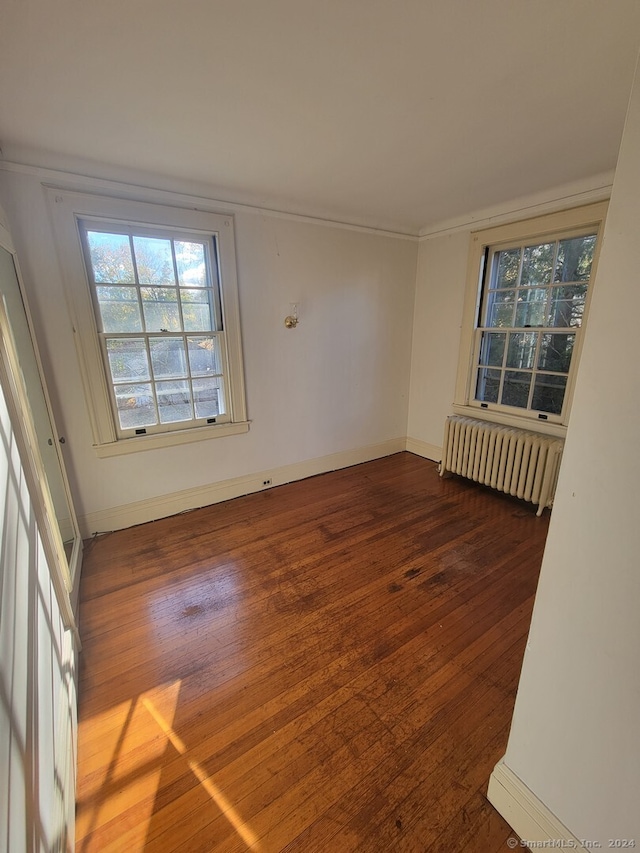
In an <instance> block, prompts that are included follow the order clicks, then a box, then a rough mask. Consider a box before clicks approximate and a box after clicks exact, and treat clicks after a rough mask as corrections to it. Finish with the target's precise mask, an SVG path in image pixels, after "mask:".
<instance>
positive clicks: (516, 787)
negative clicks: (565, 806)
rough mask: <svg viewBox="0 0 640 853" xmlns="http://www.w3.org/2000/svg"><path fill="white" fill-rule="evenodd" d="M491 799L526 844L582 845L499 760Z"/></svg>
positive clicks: (575, 846)
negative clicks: (536, 842)
mask: <svg viewBox="0 0 640 853" xmlns="http://www.w3.org/2000/svg"><path fill="white" fill-rule="evenodd" d="M487 798H488V800H489V802H490V803H491V805H492V806H493V807H494V808H495V809H496V810H497V811H499V812H500V814H501V815H502V817H503V818H504V819H505V820H506V821H507V823H508V824H509V826H511V827H512V828H513V830H514V832H516V833H517V834H518V835H519V836H520V838H522V839H524V840H525V841H556V842H557V843H556V844H555V845H554V846H556V847H560V846H561V843H560V842H563V841H564V842H568V843H567V844H565V846H566V847H574V848H575V849H577V850H579V849H581V848H582V845H581V844H580V842H579V841H578V839H577V838H576V837H575V836H574V835H573V833H572V832H570V831H569V830H568V829H567V827H566V826H565V825H564V824H563V823H562V822H561V821H560V820H558V818H557V817H556V816H555V815H554V814H553V812H551V811H550V810H549V809H548V808H547V806H545V804H544V803H543V802H541V801H540V800H539V799H538V798H537V797H536V795H535V794H534V793H533V791H531V790H529V788H527V786H526V785H525V784H524V782H523V781H522V780H521V779H520V778H519V777H518V776H516V774H515V773H514V772H513V770H510V769H509V767H507V765H506V764H505V763H504V759H502V760H501V761H499V762H498V763H497V764H496V766H495V768H494V770H493V773H492V774H491V779H490V780H489V790H488V791H487Z"/></svg>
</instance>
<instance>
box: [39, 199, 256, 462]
mask: <svg viewBox="0 0 640 853" xmlns="http://www.w3.org/2000/svg"><path fill="white" fill-rule="evenodd" d="M45 192H46V195H47V201H48V205H49V209H50V211H51V216H52V222H53V228H54V233H55V236H56V240H57V247H58V255H59V261H60V266H61V269H62V274H63V281H64V285H65V291H66V296H67V303H68V307H69V312H70V315H71V321H72V324H73V331H74V339H75V344H76V350H77V353H78V360H79V364H80V373H81V376H82V383H83V386H84V392H85V398H86V401H87V408H88V412H89V420H90V423H91V431H92V434H93V446H94V449H95V450H96V453H97V454H98V456H100V457H108V456H115V455H121V454H127V453H132V452H137V451H142V450H151V449H156V448H160V447H170V446H173V445H178V444H185V443H190V442H193V441H202V440H204V439H209V438H216V437H222V436H228V435H237V434H239V433H244V432H247V431H248V429H249V423H248V421H247V407H246V394H245V384H244V368H243V363H242V339H241V333H240V309H239V300H238V282H237V274H236V251H235V237H234V221H233V216H231V215H226V214H219V213H213V212H209V211H203V210H193V209H188V208H182V207H172V206H169V205H166V204H155V203H151V202H143V201H132V200H129V199H119V198H112V197H108V196H97V195H89V194H86V193H78V192H71V191H67V190H61V189H56V188H50V187H45ZM87 217H88V218H100V219H111V220H116V221H118V220H120V221H122V222H123V223H142V224H144V225H145V226H150V227H153V226H158V227H160V228H163V229H167V228H179V229H184V230H193V231H201V232H207V233H210V234H215V235H216V238H217V241H218V250H219V264H220V278H221V282H220V298H221V300H222V305H223V316H224V328H225V336H226V342H227V353H228V361H227V366H228V377H227V378H226V379H227V389H226V390H227V399H228V405H229V415H230V421H227V422H223V423H220V424H212V425H208V426H198V427H192V428H188V429H180V428H178V429H176V430H172V431H170V432H162V433H156V434H151V435H141V436H135V437H131V438H122V439H119V438H118V435H117V432H116V427H115V423H114V415H113V410H112V407H111V400H110V392H109V386H108V383H107V377H106V375H105V370H104V362H103V358H102V352H101V349H100V342H99V338H98V329H97V325H96V318H95V313H94V307H93V303H92V297H91V292H90V290H89V284H88V281H87V275H86V270H85V266H84V258H83V252H82V245H81V241H80V231H79V221H80V220H82V219H83V218H87Z"/></svg>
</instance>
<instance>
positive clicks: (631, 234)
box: [504, 78, 640, 849]
mask: <svg viewBox="0 0 640 853" xmlns="http://www.w3.org/2000/svg"><path fill="white" fill-rule="evenodd" d="M639 152H640V79H638V78H637V79H636V85H635V89H634V92H633V95H632V101H631V106H630V112H629V115H628V119H627V125H626V129H625V132H624V136H623V141H622V147H621V151H620V158H619V162H618V168H617V171H616V175H615V180H614V186H613V194H612V198H611V205H610V208H609V214H608V218H607V222H606V226H605V232H604V241H603V248H602V254H601V257H600V263H599V268H598V273H597V282H596V287H595V288H594V292H593V299H592V303H591V308H590V314H589V329H588V333H587V335H586V338H585V345H584V350H583V354H582V360H581V365H580V373H579V376H578V382H577V387H576V392H575V398H574V402H573V408H572V414H571V422H570V425H569V430H568V435H567V440H566V446H565V453H564V459H563V463H562V470H561V475H560V481H559V484H558V490H557V493H556V499H555V505H554V510H553V516H552V520H551V527H550V530H549V537H548V540H547V546H546V550H545V556H544V561H543V566H542V573H541V576H540V584H539V588H538V594H537V598H536V605H535V610H534V615H533V622H532V626H531V632H530V636H529V642H528V648H527V652H526V655H525V660H524V666H523V671H522V676H521V681H520V686H519V690H518V698H517V702H516V707H515V714H514V718H513V727H512V730H511V735H510V738H509V745H508V749H507V753H506V756H505V759H504V764H505V766H506V767H507V768H508V770H509V771H510V772H512V773H513V774H515V777H517V778H518V779H519V780H520V781H521V782H523V783H524V784H525V785H526V786H527V787H528V788H529V789H530V791H531V792H532V793H533V795H534V797H535V798H536V799H537V802H538V804H539V805H541V807H543V808H546V809H548V811H549V812H550V813H551V814H552V815H555V817H556V818H557V819H558V820H559V821H560V823H561V824H563V825H564V826H565V827H566V828H568V830H569V831H570V832H571V833H573V835H575V836H576V837H578V838H585V839H592V840H599V841H600V842H601V843H602V847H603V849H606V848H607V847H608V846H609V843H608V839H620V838H623V839H624V838H627V839H629V838H634V839H635V843H636V846H638V845H640V808H639V803H640V737H639V735H638V709H639V708H640V665H639V663H638V653H639V650H640V618H639V615H638V606H639V604H640V523H639V521H640V498H639V494H640V486H639V484H640V449H639V444H638V438H639V435H640V393H639V392H640V360H639V359H638V352H637V341H638V329H637V322H638V318H639V317H640V155H639ZM516 828H517V827H516Z"/></svg>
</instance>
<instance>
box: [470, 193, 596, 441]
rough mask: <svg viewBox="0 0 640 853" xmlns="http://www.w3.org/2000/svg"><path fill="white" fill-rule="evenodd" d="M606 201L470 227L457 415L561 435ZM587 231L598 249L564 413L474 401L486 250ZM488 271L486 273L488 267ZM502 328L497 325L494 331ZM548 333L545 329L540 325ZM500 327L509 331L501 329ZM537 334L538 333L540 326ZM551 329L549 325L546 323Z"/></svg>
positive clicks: (575, 368)
mask: <svg viewBox="0 0 640 853" xmlns="http://www.w3.org/2000/svg"><path fill="white" fill-rule="evenodd" d="M607 205H608V202H606V201H604V202H598V203H596V204H589V205H585V206H584V207H578V208H572V209H569V210H563V211H559V212H557V213H551V214H546V215H544V216H538V217H535V218H532V219H527V220H520V221H517V222H512V223H509V224H506V225H499V226H496V227H494V228H488V229H484V230H482V231H474V232H472V233H471V242H470V247H469V259H468V265H467V283H466V290H465V300H464V308H463V317H462V328H461V336H460V354H459V360H458V370H457V378H456V389H455V397H454V403H453V410H454V412H455V413H456V414H460V415H465V416H467V417H474V418H478V419H481V420H489V421H492V422H494V423H501V424H505V425H508V426H516V427H522V428H525V429H529V430H533V431H535V432H540V433H544V434H547V435H556V436H561V437H563V436H564V435H565V434H566V429H567V424H568V421H569V415H570V411H571V402H572V399H573V392H574V387H575V380H576V375H577V372H578V366H579V363H580V353H581V350H582V344H583V339H584V334H585V329H586V327H587V325H588V314H589V304H590V302H591V298H592V294H593V289H594V283H595V279H596V274H597V264H598V256H599V254H600V249H601V242H602V229H603V224H604V219H605V216H606V211H607ZM589 230H591V232H592V233H595V234H596V247H595V252H594V257H593V263H592V267H591V275H590V278H589V287H588V289H587V295H586V300H585V307H584V313H583V318H582V324H581V326H580V327H579V328H577V329H576V341H575V346H574V350H573V353H572V358H571V365H570V368H569V372H568V377H567V385H566V392H565V397H564V403H563V408H562V413H561V414H560V415H552V414H548V415H547V417H546V418H545V417H539V416H538V411H537V410H524V409H520V408H518V407H510V406H504V405H502V404H499V403H488V404H483V403H482V402H481V401H479V400H476V399H475V391H476V381H477V375H478V367H479V354H480V346H481V337H482V335H481V331H480V330H481V329H483V328H485V327H484V326H482V325H481V321H482V319H483V318H482V309H483V304H482V303H483V297H484V295H485V292H486V289H485V288H486V286H485V282H484V279H485V268H486V267H487V266H488V262H489V254H493V253H495V252H496V251H499V250H500V249H506V248H510V247H512V246H513V247H514V246H517V245H518V244H524V243H525V242H526V243H528V244H529V245H531V244H535V243H536V242H543V241H544V240H552V239H553V240H556V239H564V238H566V237H570V236H574V235H577V234H586V233H587V232H588V231H589ZM486 275H487V276H489V275H490V270H488V269H487V271H486ZM502 330H503V329H498V328H496V329H495V331H502ZM544 330H545V331H547V327H544ZM504 331H506V332H509V331H512V330H511V329H510V328H506V327H505V328H504ZM535 331H536V332H538V331H540V329H539V328H538V327H536V329H535ZM548 331H549V332H550V333H552V332H553V328H552V327H548Z"/></svg>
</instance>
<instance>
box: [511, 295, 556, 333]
mask: <svg viewBox="0 0 640 853" xmlns="http://www.w3.org/2000/svg"><path fill="white" fill-rule="evenodd" d="M547 296H548V291H547V290H543V289H542V288H539V289H538V288H536V289H535V290H534V289H531V290H521V291H519V293H518V307H517V308H516V322H515V324H514V325H515V326H516V328H526V327H527V326H544V325H545V319H546V311H545V308H546V305H547Z"/></svg>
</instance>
